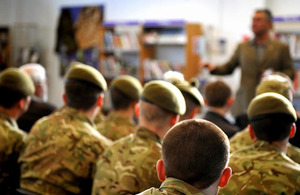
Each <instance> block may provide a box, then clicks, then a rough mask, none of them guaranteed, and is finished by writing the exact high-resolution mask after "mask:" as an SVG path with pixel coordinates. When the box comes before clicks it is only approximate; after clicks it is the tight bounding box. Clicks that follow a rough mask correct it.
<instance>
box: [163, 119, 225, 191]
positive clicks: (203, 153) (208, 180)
mask: <svg viewBox="0 0 300 195" xmlns="http://www.w3.org/2000/svg"><path fill="white" fill-rule="evenodd" d="M228 158H229V141H228V138H227V136H226V135H225V134H224V133H223V131H222V130H221V129H220V128H218V127H217V126H216V125H214V124H213V123H211V122H209V121H206V120H201V119H196V120H194V119H191V120H185V121H182V122H180V123H178V124H177V125H175V126H173V127H172V128H171V129H170V130H169V132H168V133H167V134H166V135H165V137H164V141H163V143H162V159H163V162H164V165H165V173H166V176H167V177H174V178H177V179H180V180H183V181H185V182H187V183H189V184H191V185H197V186H198V188H199V189H200V190H201V189H205V188H207V187H209V186H210V185H212V184H213V183H214V182H215V181H216V180H217V179H218V178H219V177H220V175H221V173H222V171H223V170H224V168H225V167H226V166H227V163H228Z"/></svg>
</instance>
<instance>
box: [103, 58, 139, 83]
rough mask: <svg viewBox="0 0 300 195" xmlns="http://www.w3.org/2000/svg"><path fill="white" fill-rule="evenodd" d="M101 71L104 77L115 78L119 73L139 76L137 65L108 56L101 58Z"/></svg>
mask: <svg viewBox="0 0 300 195" xmlns="http://www.w3.org/2000/svg"><path fill="white" fill-rule="evenodd" d="M101 71H102V74H103V75H104V77H106V78H110V79H112V78H114V77H115V76H118V75H124V74H128V75H132V76H135V77H137V72H138V71H137V67H135V66H134V65H132V64H128V63H126V62H122V61H120V60H118V59H116V58H114V57H108V58H106V59H103V60H101Z"/></svg>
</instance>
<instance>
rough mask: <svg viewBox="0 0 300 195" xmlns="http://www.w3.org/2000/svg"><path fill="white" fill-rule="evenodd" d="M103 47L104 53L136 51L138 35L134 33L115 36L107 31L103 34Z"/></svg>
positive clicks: (137, 48)
mask: <svg viewBox="0 0 300 195" xmlns="http://www.w3.org/2000/svg"><path fill="white" fill-rule="evenodd" d="M104 45H105V50H106V51H115V50H122V51H123V50H124V51H138V50H139V42H138V35H137V34H134V33H124V34H115V33H113V32H111V31H107V32H105V34H104Z"/></svg>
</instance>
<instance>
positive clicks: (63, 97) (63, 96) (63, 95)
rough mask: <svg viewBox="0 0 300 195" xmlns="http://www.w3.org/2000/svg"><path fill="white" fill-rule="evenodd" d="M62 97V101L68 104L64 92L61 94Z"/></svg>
mask: <svg viewBox="0 0 300 195" xmlns="http://www.w3.org/2000/svg"><path fill="white" fill-rule="evenodd" d="M62 99H63V101H64V104H65V106H66V105H68V104H67V96H66V94H65V93H63V94H62Z"/></svg>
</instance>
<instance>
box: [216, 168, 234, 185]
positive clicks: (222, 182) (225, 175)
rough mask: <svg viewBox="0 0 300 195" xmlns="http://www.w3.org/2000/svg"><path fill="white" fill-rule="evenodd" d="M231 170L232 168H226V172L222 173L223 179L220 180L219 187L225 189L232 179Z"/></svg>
mask: <svg viewBox="0 0 300 195" xmlns="http://www.w3.org/2000/svg"><path fill="white" fill-rule="evenodd" d="M231 172H232V171H231V168H230V167H226V168H225V169H224V171H223V172H222V175H221V178H220V181H219V184H218V186H220V187H225V186H226V185H227V183H228V181H229V179H230V177H231Z"/></svg>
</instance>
